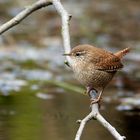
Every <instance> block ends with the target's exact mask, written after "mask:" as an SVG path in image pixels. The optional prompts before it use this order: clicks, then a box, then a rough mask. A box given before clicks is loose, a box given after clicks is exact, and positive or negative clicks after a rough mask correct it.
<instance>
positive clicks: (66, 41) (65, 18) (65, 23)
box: [52, 0, 71, 65]
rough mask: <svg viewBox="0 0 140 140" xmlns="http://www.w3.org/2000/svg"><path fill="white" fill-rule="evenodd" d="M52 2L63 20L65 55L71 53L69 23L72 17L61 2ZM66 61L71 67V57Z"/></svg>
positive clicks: (57, 0) (54, 0)
mask: <svg viewBox="0 0 140 140" xmlns="http://www.w3.org/2000/svg"><path fill="white" fill-rule="evenodd" d="M52 2H53V5H54V6H55V8H56V10H57V12H58V13H59V14H60V16H61V19H62V37H63V43H64V51H65V53H69V52H70V51H71V46H70V34H69V21H70V19H71V15H69V14H68V12H67V11H66V10H65V8H64V7H63V5H62V4H61V2H60V0H52ZM66 59H67V61H68V63H69V65H70V64H71V59H70V57H69V56H66Z"/></svg>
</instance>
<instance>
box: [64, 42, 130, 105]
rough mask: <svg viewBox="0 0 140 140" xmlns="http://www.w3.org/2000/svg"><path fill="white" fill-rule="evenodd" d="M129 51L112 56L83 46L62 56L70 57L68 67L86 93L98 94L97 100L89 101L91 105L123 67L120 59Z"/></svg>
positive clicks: (100, 50) (95, 48)
mask: <svg viewBox="0 0 140 140" xmlns="http://www.w3.org/2000/svg"><path fill="white" fill-rule="evenodd" d="M129 50H130V49H129V48H126V49H124V50H121V51H119V52H117V53H114V54H113V53H111V52H108V51H106V50H103V49H101V48H97V47H94V46H91V45H86V44H85V45H78V46H76V47H74V48H73V49H72V51H71V52H70V53H69V54H64V55H68V56H70V61H71V62H70V67H71V68H72V70H73V71H74V74H75V77H76V78H77V79H78V80H79V82H80V83H82V84H83V85H84V86H86V89H87V93H88V94H89V93H90V91H91V90H96V91H97V92H98V93H99V96H98V98H97V99H94V100H92V101H91V103H92V104H93V103H96V102H98V101H99V100H100V98H101V95H102V92H103V90H104V88H105V87H106V86H107V85H108V83H109V82H110V81H111V79H112V78H113V76H114V75H115V73H116V72H117V71H118V70H119V69H121V68H122V67H123V65H122V63H121V59H122V58H123V56H124V55H126V54H127V53H128V52H129Z"/></svg>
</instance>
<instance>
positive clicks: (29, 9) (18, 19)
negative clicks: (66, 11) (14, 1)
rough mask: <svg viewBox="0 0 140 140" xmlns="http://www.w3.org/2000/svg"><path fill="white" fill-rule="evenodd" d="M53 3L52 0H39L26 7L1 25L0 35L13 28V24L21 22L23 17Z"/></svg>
mask: <svg viewBox="0 0 140 140" xmlns="http://www.w3.org/2000/svg"><path fill="white" fill-rule="evenodd" d="M51 4H52V2H51V1H48V0H39V1H37V2H36V3H34V4H32V5H31V6H28V7H27V8H25V10H23V11H21V12H20V13H19V14H18V15H17V16H15V17H14V18H12V19H11V20H10V21H8V22H6V23H5V24H3V25H2V26H0V35H1V34H2V33H4V32H5V31H7V30H9V29H10V28H12V27H13V26H16V25H17V24H19V23H20V22H21V21H22V20H23V19H25V18H26V17H27V16H29V15H30V14H31V13H33V12H34V11H36V10H39V9H41V8H42V7H45V6H49V5H51Z"/></svg>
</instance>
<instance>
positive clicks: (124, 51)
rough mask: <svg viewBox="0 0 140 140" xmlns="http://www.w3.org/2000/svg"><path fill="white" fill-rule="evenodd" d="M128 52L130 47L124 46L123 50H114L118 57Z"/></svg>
mask: <svg viewBox="0 0 140 140" xmlns="http://www.w3.org/2000/svg"><path fill="white" fill-rule="evenodd" d="M129 52H130V48H126V49H124V50H121V51H118V52H116V53H115V54H114V55H116V56H117V57H119V58H120V59H121V58H123V56H125V55H126V54H127V53H129Z"/></svg>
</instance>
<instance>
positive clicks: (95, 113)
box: [75, 90, 125, 140]
mask: <svg viewBox="0 0 140 140" xmlns="http://www.w3.org/2000/svg"><path fill="white" fill-rule="evenodd" d="M90 96H91V100H92V99H95V98H96V96H97V93H96V91H95V90H92V91H91V92H90ZM91 119H96V120H98V121H99V122H100V123H101V124H102V125H103V126H104V127H105V128H106V129H107V130H108V131H109V132H110V133H111V134H112V135H113V136H114V138H115V139H116V140H124V139H125V136H121V135H120V134H119V133H118V132H117V131H116V129H115V128H114V127H113V126H111V124H110V123H108V122H107V121H106V120H105V119H104V117H103V116H102V115H101V114H100V112H99V105H98V104H97V103H96V104H92V105H91V112H90V113H89V114H88V115H87V116H86V117H85V118H84V119H83V120H78V121H77V122H78V123H80V127H79V129H78V131H77V134H76V137H75V140H80V138H81V135H82V132H83V129H84V127H85V125H86V123H87V122H88V121H90V120H91Z"/></svg>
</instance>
